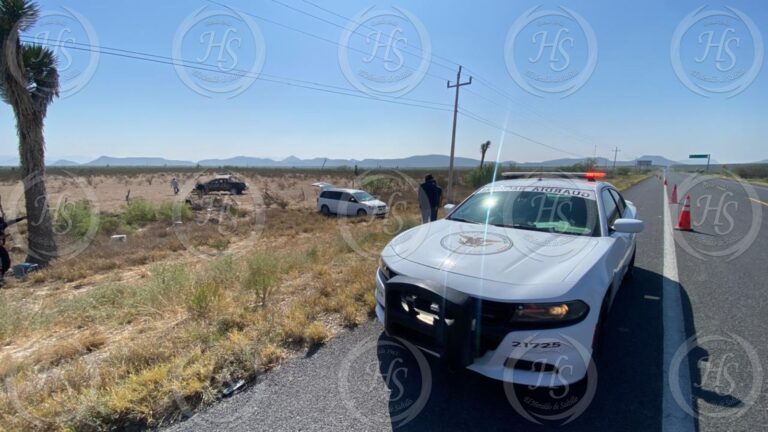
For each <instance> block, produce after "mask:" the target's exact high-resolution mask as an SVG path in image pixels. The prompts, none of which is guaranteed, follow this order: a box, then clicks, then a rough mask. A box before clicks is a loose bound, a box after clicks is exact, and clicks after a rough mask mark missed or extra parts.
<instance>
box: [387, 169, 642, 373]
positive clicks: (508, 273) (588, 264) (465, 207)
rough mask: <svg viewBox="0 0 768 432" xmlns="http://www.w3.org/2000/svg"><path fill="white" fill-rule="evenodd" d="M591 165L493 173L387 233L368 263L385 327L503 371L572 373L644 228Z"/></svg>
mask: <svg viewBox="0 0 768 432" xmlns="http://www.w3.org/2000/svg"><path fill="white" fill-rule="evenodd" d="M528 174H530V173H528ZM599 174H600V173H597V174H595V173H585V174H578V175H575V174H571V176H573V177H571V178H553V177H557V175H556V174H555V173H551V174H550V175H543V173H539V174H537V175H536V176H535V177H534V178H515V179H510V180H503V181H497V182H495V183H491V184H489V185H487V186H484V187H482V188H480V189H479V190H477V191H476V192H475V193H473V194H472V195H471V196H470V197H469V198H467V199H466V200H465V201H464V202H462V203H461V204H459V205H458V206H455V207H454V206H450V205H449V206H446V210H449V211H450V213H449V215H448V216H447V217H446V218H445V219H442V220H438V221H435V222H432V223H428V224H424V225H420V226H418V227H416V228H412V229H410V230H408V231H405V232H404V233H402V234H400V235H399V236H397V237H395V238H394V239H393V240H392V241H391V242H390V243H389V244H388V245H387V246H386V247H385V248H384V250H383V251H382V253H381V263H380V266H379V270H378V271H377V272H376V315H377V316H378V318H379V320H380V321H381V322H382V323H383V324H384V326H385V329H386V331H387V333H389V334H390V335H392V336H396V337H399V338H402V339H405V340H407V341H410V342H411V343H413V344H415V345H417V346H419V347H420V348H422V349H423V350H425V351H427V352H429V353H432V354H434V355H436V356H438V357H441V358H442V359H443V360H444V361H446V362H448V363H450V364H452V365H454V367H466V368H468V369H470V370H473V371H475V372H479V373H481V374H483V375H486V376H488V377H491V378H495V379H498V380H502V381H506V382H512V383H518V384H527V385H541V384H544V385H545V386H550V387H555V386H557V385H563V384H570V383H574V382H576V381H580V380H581V379H582V378H584V377H585V375H586V374H587V371H588V368H589V365H590V364H591V357H592V354H593V351H594V350H595V349H596V347H597V343H598V341H599V339H600V329H601V327H602V325H603V324H604V323H605V316H606V313H607V311H608V309H609V308H610V306H611V303H612V302H613V299H614V297H615V296H616V293H617V291H618V290H619V288H620V287H621V285H622V281H623V279H624V276H625V275H627V274H628V273H630V272H631V270H632V268H633V266H634V261H635V235H636V234H637V233H639V232H640V231H642V229H643V223H642V222H641V221H639V220H637V219H635V218H636V215H637V210H636V209H635V206H634V205H633V204H632V203H631V202H629V201H627V200H625V199H624V198H623V197H622V195H621V193H620V192H619V191H618V190H617V189H616V188H614V187H613V186H612V185H611V184H609V183H605V182H601V181H597V180H599V178H600V176H599ZM516 176H519V174H516V175H510V177H516Z"/></svg>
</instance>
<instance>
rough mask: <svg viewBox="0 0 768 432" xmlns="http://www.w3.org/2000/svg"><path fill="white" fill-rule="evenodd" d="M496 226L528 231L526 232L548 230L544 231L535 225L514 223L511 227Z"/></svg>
mask: <svg viewBox="0 0 768 432" xmlns="http://www.w3.org/2000/svg"><path fill="white" fill-rule="evenodd" d="M498 226H503V227H505V228H514V229H521V230H528V231H549V230H545V229H542V228H539V227H537V226H536V225H531V224H520V223H515V224H512V225H498Z"/></svg>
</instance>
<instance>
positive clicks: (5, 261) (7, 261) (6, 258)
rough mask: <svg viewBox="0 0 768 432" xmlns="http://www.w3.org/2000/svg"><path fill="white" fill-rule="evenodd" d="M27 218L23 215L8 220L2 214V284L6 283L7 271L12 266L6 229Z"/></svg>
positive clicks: (0, 282) (0, 233)
mask: <svg viewBox="0 0 768 432" xmlns="http://www.w3.org/2000/svg"><path fill="white" fill-rule="evenodd" d="M26 218H27V217H26V216H22V217H20V218H16V219H11V220H8V221H6V220H5V218H4V217H2V216H0V265H1V266H2V267H1V268H0V271H2V273H0V286H3V285H4V284H5V273H6V272H7V271H8V269H10V268H11V256H10V255H9V254H8V251H7V250H6V249H5V229H6V228H8V227H9V226H11V225H13V224H15V223H18V222H21V221H23V220H24V219H26Z"/></svg>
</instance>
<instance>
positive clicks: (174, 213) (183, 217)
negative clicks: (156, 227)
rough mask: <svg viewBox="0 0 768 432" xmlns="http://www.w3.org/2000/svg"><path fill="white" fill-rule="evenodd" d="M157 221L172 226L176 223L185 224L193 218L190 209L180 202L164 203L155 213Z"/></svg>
mask: <svg viewBox="0 0 768 432" xmlns="http://www.w3.org/2000/svg"><path fill="white" fill-rule="evenodd" d="M156 216H157V219H158V220H160V221H162V222H167V223H169V224H172V223H174V222H176V221H182V222H187V221H190V220H192V219H193V218H194V213H193V212H192V209H191V208H189V206H188V205H186V203H182V202H164V203H162V204H160V206H159V207H158V208H157V211H156Z"/></svg>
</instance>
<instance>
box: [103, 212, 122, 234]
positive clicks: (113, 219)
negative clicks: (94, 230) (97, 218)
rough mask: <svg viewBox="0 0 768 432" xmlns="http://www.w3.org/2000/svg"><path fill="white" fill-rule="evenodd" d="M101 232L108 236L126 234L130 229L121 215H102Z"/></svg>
mask: <svg viewBox="0 0 768 432" xmlns="http://www.w3.org/2000/svg"><path fill="white" fill-rule="evenodd" d="M99 230H100V231H101V232H102V233H104V234H106V235H112V234H124V233H125V232H126V231H128V227H126V225H125V222H123V219H122V218H121V217H120V216H119V215H113V214H102V215H101V223H100V224H99Z"/></svg>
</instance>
